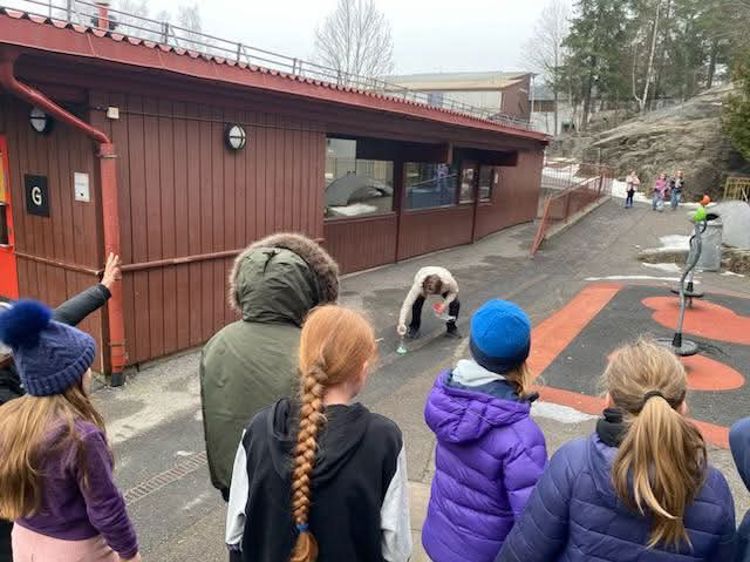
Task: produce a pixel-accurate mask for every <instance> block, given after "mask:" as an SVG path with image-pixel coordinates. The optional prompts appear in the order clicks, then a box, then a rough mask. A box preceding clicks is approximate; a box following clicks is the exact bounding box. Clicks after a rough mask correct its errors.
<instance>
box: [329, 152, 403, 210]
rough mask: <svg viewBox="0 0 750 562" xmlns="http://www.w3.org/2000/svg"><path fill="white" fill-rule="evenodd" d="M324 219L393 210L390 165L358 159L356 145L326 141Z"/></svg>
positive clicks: (382, 161) (391, 169)
mask: <svg viewBox="0 0 750 562" xmlns="http://www.w3.org/2000/svg"><path fill="white" fill-rule="evenodd" d="M325 181H326V191H325V217H326V218H343V217H360V216H367V215H378V214H383V213H390V212H391V211H392V210H393V162H388V161H384V160H359V159H357V141H356V140H351V139H338V138H329V139H327V147H326V170H325Z"/></svg>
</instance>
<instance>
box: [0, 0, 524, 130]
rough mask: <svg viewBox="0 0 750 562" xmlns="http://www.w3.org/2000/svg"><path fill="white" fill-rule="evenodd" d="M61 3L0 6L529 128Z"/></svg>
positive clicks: (303, 63) (177, 29)
mask: <svg viewBox="0 0 750 562" xmlns="http://www.w3.org/2000/svg"><path fill="white" fill-rule="evenodd" d="M58 1H59V0H58ZM63 1H64V5H60V4H57V3H55V0H11V1H9V0H5V2H7V3H3V4H2V5H0V7H2V8H7V9H16V10H23V11H25V12H27V13H29V14H34V15H38V16H43V17H48V18H50V19H56V20H61V21H67V22H71V23H76V24H80V25H84V26H86V27H90V28H92V29H99V30H103V31H108V32H113V33H119V34H122V35H126V36H129V37H133V38H137V39H142V40H145V41H151V42H154V43H159V44H162V45H168V46H170V47H173V48H176V49H185V50H188V51H194V52H198V53H202V54H204V55H207V56H211V57H219V58H222V59H226V60H232V61H236V62H241V63H245V64H248V65H252V66H257V67H264V68H268V69H272V70H277V71H279V72H283V73H285V74H289V75H292V76H296V77H300V78H307V79H311V80H319V81H322V82H327V83H330V84H336V85H338V86H344V87H349V88H354V89H358V90H363V91H367V92H376V93H378V94H381V95H384V96H387V97H390V98H393V99H399V100H405V101H409V102H413V103H419V104H423V105H425V106H430V107H438V108H441V109H447V110H450V111H456V112H459V113H463V114H466V115H469V116H471V117H476V118H480V119H484V120H487V121H492V122H495V123H499V124H502V125H505V126H508V127H515V128H520V129H527V130H531V129H532V126H531V124H530V123H529V121H526V120H523V119H518V118H516V117H513V116H510V115H505V114H502V113H498V112H493V111H490V110H487V109H482V108H479V107H475V106H472V105H469V104H466V103H463V102H461V101H458V100H454V99H451V98H448V97H444V98H442V99H441V100H439V101H436V100H435V97H434V96H430V94H429V93H427V92H418V91H415V90H410V89H408V88H404V87H402V86H399V85H398V84H393V83H389V82H386V81H384V80H381V79H379V78H371V77H366V76H360V75H357V74H351V73H347V72H345V71H343V70H341V69H336V68H331V67H328V66H324V65H321V64H317V63H314V62H311V61H307V60H303V59H299V58H294V57H289V56H286V55H282V54H279V53H275V52H273V51H267V50H265V49H259V48H257V47H252V46H250V45H245V44H244V43H242V42H238V41H230V40H227V39H223V38H221V37H216V36H214V35H209V34H207V33H203V32H199V31H194V30H191V29H188V28H185V27H181V26H179V25H174V24H173V23H170V22H166V21H159V20H155V19H150V18H147V17H144V16H141V15H138V14H133V13H127V12H124V11H121V10H118V9H115V8H111V7H108V8H107V10H106V13H107V16H106V17H104V18H102V12H101V11H100V5H98V4H96V3H93V2H88V1H87V0H63ZM9 4H10V5H9Z"/></svg>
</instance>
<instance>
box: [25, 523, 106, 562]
mask: <svg viewBox="0 0 750 562" xmlns="http://www.w3.org/2000/svg"><path fill="white" fill-rule="evenodd" d="M118 560H119V558H118V556H117V554H115V553H114V551H113V550H112V549H111V548H109V546H107V543H106V542H104V538H103V537H102V536H101V535H99V536H97V537H94V538H92V539H87V540H83V541H64V540H62V539H55V538H52V537H48V536H46V535H41V534H39V533H36V532H34V531H30V530H29V529H26V528H24V527H21V526H20V525H13V562H118Z"/></svg>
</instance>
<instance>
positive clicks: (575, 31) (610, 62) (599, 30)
mask: <svg viewBox="0 0 750 562" xmlns="http://www.w3.org/2000/svg"><path fill="white" fill-rule="evenodd" d="M624 24H625V4H624V3H623V2H622V1H621V0H578V2H577V4H576V15H575V16H574V17H573V19H572V20H571V29H570V34H569V35H568V37H567V38H566V40H565V42H564V44H565V48H566V49H567V53H568V56H567V57H566V61H565V64H564V65H563V66H564V78H563V81H564V82H566V83H567V84H568V86H569V88H570V90H571V93H572V96H573V100H574V102H575V103H579V104H581V105H582V106H583V115H582V119H581V121H582V127H583V128H585V127H586V124H587V123H588V120H589V116H590V115H591V113H592V111H593V109H594V107H593V104H594V101H595V99H597V98H598V99H599V100H602V101H617V100H621V99H623V97H624V93H625V91H626V90H625V88H626V85H627V82H626V81H625V80H624V77H623V70H624V69H625V64H624V63H625V57H624V45H625V25H624Z"/></svg>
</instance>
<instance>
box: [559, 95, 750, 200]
mask: <svg viewBox="0 0 750 562" xmlns="http://www.w3.org/2000/svg"><path fill="white" fill-rule="evenodd" d="M728 92H729V87H722V88H714V89H712V90H709V91H707V92H705V93H703V94H701V95H699V96H697V97H695V98H693V99H691V100H688V101H687V102H685V103H683V104H680V105H678V106H674V107H670V108H666V109H662V110H659V111H654V112H652V113H648V114H646V115H643V116H638V117H636V118H634V119H630V120H628V121H625V122H624V123H622V124H620V125H618V126H616V127H614V128H611V129H607V130H602V131H597V132H595V133H591V134H590V135H589V136H584V135H576V136H568V137H566V138H562V139H561V140H560V142H559V143H558V144H559V147H558V150H559V151H561V152H562V153H563V155H565V156H572V157H574V158H577V159H583V160H586V159H588V160H590V159H591V156H592V154H593V155H598V154H599V153H601V161H602V162H603V163H607V164H610V165H612V166H613V167H614V168H615V170H616V174H617V175H618V176H623V177H624V176H625V175H626V174H627V173H628V172H629V171H630V170H631V169H635V170H637V171H638V173H639V175H640V177H641V181H642V182H643V183H644V184H645V185H649V186H650V185H651V184H652V183H653V180H654V179H655V177H656V176H657V175H658V174H659V173H660V172H665V173H668V174H671V173H673V172H674V171H675V170H683V171H684V172H685V178H686V182H687V190H688V195H687V196H688V197H689V198H695V197H696V196H698V195H702V194H703V193H709V194H711V195H712V196H713V197H718V196H720V195H721V194H723V191H724V187H723V186H724V178H725V177H726V176H727V175H728V174H742V175H744V174H748V173H750V165H749V164H748V163H747V162H744V161H743V160H742V158H741V157H740V156H739V154H737V153H736V152H735V151H734V150H733V149H732V147H731V145H730V143H729V141H728V140H727V139H726V137H725V136H724V135H723V134H722V131H721V120H720V116H721V108H722V100H723V99H724V97H725V96H726V95H727V93H728ZM587 157H588V158H587Z"/></svg>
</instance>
